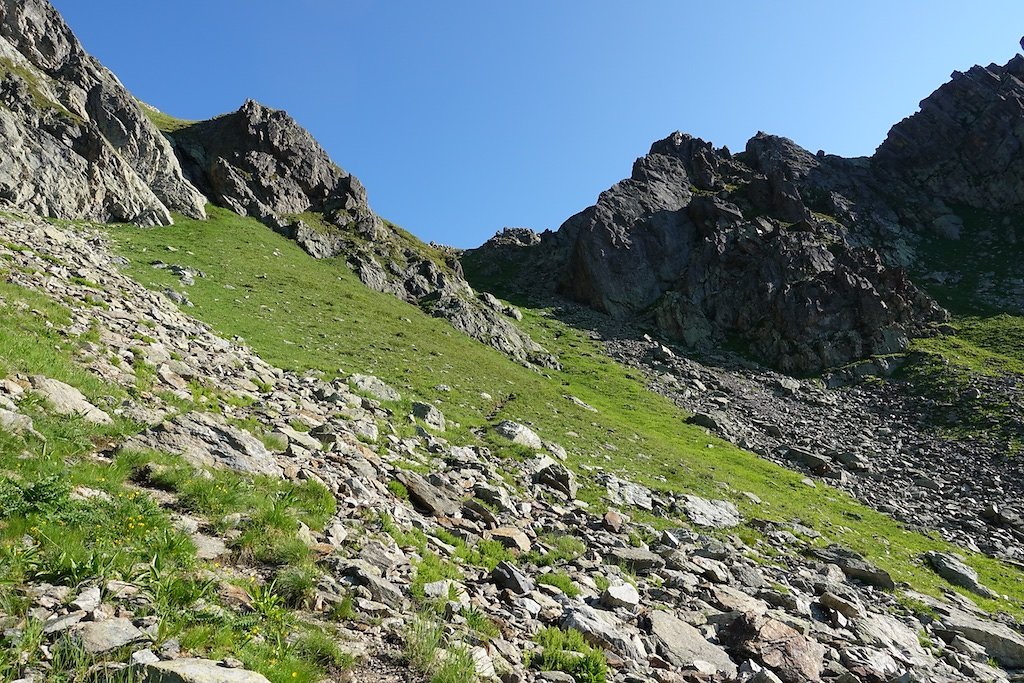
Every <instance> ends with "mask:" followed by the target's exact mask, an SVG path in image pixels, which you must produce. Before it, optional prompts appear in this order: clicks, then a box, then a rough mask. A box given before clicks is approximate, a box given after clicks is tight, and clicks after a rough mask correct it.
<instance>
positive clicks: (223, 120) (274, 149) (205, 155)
mask: <svg viewBox="0 0 1024 683" xmlns="http://www.w3.org/2000/svg"><path fill="white" fill-rule="evenodd" d="M170 137H171V139H172V140H173V142H174V148H175V151H176V152H177V153H178V155H179V157H180V158H181V163H182V166H183V167H184V169H185V172H186V173H187V174H188V176H189V178H191V179H192V181H193V182H194V183H195V184H196V185H197V186H198V187H200V188H202V189H203V191H204V192H206V193H207V194H208V195H209V197H210V198H211V200H212V201H214V202H215V203H216V204H219V205H221V206H224V207H227V208H229V209H231V210H232V211H234V212H235V213H239V214H242V215H248V216H252V217H254V218H256V219H258V220H260V221H262V222H263V223H264V224H266V225H268V226H270V227H271V228H273V229H274V230H277V231H278V232H281V233H282V234H284V235H286V236H287V237H289V238H291V239H294V240H295V241H296V242H297V243H298V244H299V245H300V246H301V247H302V248H303V249H304V250H305V251H306V252H307V253H309V254H310V255H311V256H313V257H315V258H333V257H339V256H340V257H344V258H345V260H346V261H347V263H348V265H349V266H350V267H351V268H352V270H353V271H354V272H355V274H356V275H357V276H358V277H359V279H360V280H361V281H362V282H363V284H365V285H366V286H367V287H370V288H371V289H374V290H377V291H379V292H386V293H389V294H393V295H395V296H397V297H399V298H401V299H404V300H406V301H408V302H409V303H413V304H417V305H420V306H422V307H423V308H424V309H426V310H427V311H429V312H430V313H431V314H432V315H435V316H437V317H441V318H444V319H446V320H448V322H450V323H451V324H452V325H453V326H454V327H455V328H456V329H458V330H460V331H462V332H464V333H465V334H467V335H469V336H471V337H473V338H475V339H478V340H479V341H482V342H483V343H485V344H489V345H490V346H493V347H494V348H496V349H498V350H499V351H501V352H502V353H505V354H506V355H508V356H511V357H512V358H514V359H516V360H518V361H520V362H522V363H525V364H536V365H541V366H545V367H558V361H557V359H555V358H554V356H552V355H551V354H550V353H548V352H547V351H546V350H545V349H544V348H543V347H541V346H540V345H539V344H537V343H536V342H534V341H533V340H532V339H531V338H530V336H529V335H527V334H526V333H525V332H523V331H522V330H521V329H519V327H518V326H517V325H516V324H515V319H516V317H517V316H519V317H521V314H520V313H519V312H518V311H516V310H515V309H511V308H508V309H506V308H504V307H502V306H500V305H497V302H496V301H495V300H494V298H493V297H490V299H487V298H486V297H487V296H490V295H485V296H484V297H480V298H478V297H477V296H476V295H475V293H474V292H473V289H472V288H471V287H470V286H469V284H468V283H467V282H466V281H465V279H464V278H463V275H462V267H461V265H460V264H459V261H458V258H457V257H456V255H455V253H454V252H453V251H452V250H450V249H447V248H441V247H437V246H431V245H426V244H423V243H422V242H420V241H419V240H417V239H416V238H415V237H413V236H412V235H409V234H408V233H406V232H404V231H403V230H401V229H400V228H398V227H397V226H394V225H392V224H390V223H388V222H387V221H384V220H382V219H380V218H379V217H378V216H377V215H376V214H375V213H374V212H373V211H372V210H371V209H370V206H369V204H368V202H367V196H366V190H365V189H364V188H363V185H362V183H360V182H359V179H358V178H356V177H355V176H353V175H351V174H349V173H346V172H345V171H344V170H342V169H341V168H340V167H339V166H338V165H337V164H335V163H334V162H333V161H332V160H331V158H330V157H329V156H328V154H327V152H326V151H324V149H323V148H322V147H321V146H320V145H319V144H318V143H317V141H316V140H315V139H314V138H313V136H312V135H311V134H310V133H309V131H307V130H306V129H304V128H303V127H302V126H300V125H299V124H298V123H297V122H296V121H295V120H294V119H293V118H292V117H291V116H289V115H288V114H287V113H286V112H284V111H279V110H275V109H271V108H269V107H265V106H263V105H262V104H259V103H258V102H255V101H253V100H248V101H246V102H245V103H244V104H243V105H242V106H241V108H240V109H239V110H238V111H236V112H233V113H230V114H225V115H223V116H218V117H216V118H213V119H210V120H209V121H202V122H199V123H196V124H193V125H191V126H187V127H185V128H182V129H180V130H177V131H174V132H173V133H171V134H170Z"/></svg>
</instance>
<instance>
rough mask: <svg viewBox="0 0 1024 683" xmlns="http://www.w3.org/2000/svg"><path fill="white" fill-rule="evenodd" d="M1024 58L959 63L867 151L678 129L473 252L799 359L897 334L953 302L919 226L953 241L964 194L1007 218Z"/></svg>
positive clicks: (610, 306)
mask: <svg viewBox="0 0 1024 683" xmlns="http://www.w3.org/2000/svg"><path fill="white" fill-rule="evenodd" d="M1022 65H1024V57H1021V56H1020V55H1018V56H1016V57H1014V58H1013V59H1012V60H1010V62H1008V63H1007V64H1006V65H1004V66H998V65H990V66H988V67H974V68H972V69H971V70H969V71H968V72H966V73H959V72H956V73H954V74H953V78H952V80H951V81H950V82H949V83H947V84H946V85H944V86H942V87H941V88H939V89H938V90H937V91H936V92H935V93H934V94H932V95H931V96H929V97H928V98H927V99H925V100H924V101H922V103H921V111H920V112H918V113H917V114H914V115H913V116H911V117H908V118H907V119H905V120H904V121H902V122H900V123H898V124H896V125H895V126H893V128H892V130H891V131H890V133H889V135H888V137H887V139H886V140H885V142H884V143H883V144H882V145H881V146H880V147H879V149H878V151H877V152H876V154H875V155H874V156H873V157H870V158H861V159H843V158H840V157H836V156H833V155H827V154H825V153H824V152H819V153H817V154H812V153H810V152H808V151H807V150H804V149H802V148H800V147H799V146H798V145H796V144H795V143H793V142H792V141H790V140H787V139H784V138H779V137H775V136H771V135H765V134H763V133H758V134H757V135H756V136H755V137H753V138H751V139H750V140H749V141H748V143H747V145H746V148H745V150H744V151H743V152H742V153H738V154H733V153H731V152H730V151H729V150H728V149H725V148H722V149H716V148H714V147H713V146H712V145H711V144H710V143H707V142H705V141H703V140H700V139H698V138H693V137H691V136H688V135H685V134H681V133H675V134H673V135H671V136H669V137H668V138H666V139H664V140H661V141H658V142H655V143H654V144H653V145H652V146H651V150H650V152H649V153H648V155H646V156H645V157H642V158H641V159H639V160H637V162H636V164H635V165H634V168H633V172H632V174H631V176H630V178H628V179H627V180H624V181H622V182H621V183H618V184H616V185H615V186H613V187H612V188H610V189H609V190H607V191H606V192H604V193H602V194H601V196H600V197H599V198H598V201H597V203H596V204H595V205H594V206H593V207H590V208H588V209H586V210H584V211H583V212H581V213H580V214H577V215H576V216H573V217H572V218H570V219H569V220H567V221H566V222H565V223H564V224H563V225H562V226H561V227H560V228H559V230H558V231H557V232H546V233H543V234H541V235H537V236H533V235H528V236H525V237H524V236H522V235H520V236H519V237H518V238H517V239H518V240H519V242H520V244H519V245H518V246H520V247H525V248H521V249H517V248H514V246H513V244H514V242H515V240H513V242H512V243H510V242H509V240H508V239H507V238H508V235H499V236H498V237H496V238H495V239H494V240H492V241H490V242H488V243H487V244H485V245H483V246H482V247H481V248H480V249H479V250H477V251H476V252H470V254H468V255H467V263H469V264H470V265H471V269H472V270H473V271H474V272H478V273H480V274H481V275H482V276H483V279H487V278H488V277H490V276H492V275H494V274H495V273H498V272H499V271H502V270H504V271H517V272H518V273H519V274H520V277H519V278H518V279H516V280H515V281H514V283H512V284H510V286H508V287H507V288H506V290H507V291H515V290H522V291H528V290H529V288H530V287H531V285H528V284H526V283H527V282H528V281H529V282H532V283H534V284H533V285H532V288H533V289H534V290H535V291H537V293H538V294H540V295H541V296H543V295H544V294H546V293H552V292H557V293H560V294H563V295H565V296H568V297H570V298H572V299H575V300H577V301H581V302H583V303H585V304H587V305H589V306H591V307H593V308H595V309H596V310H598V311H602V312H605V313H607V314H609V315H611V316H613V317H617V318H624V317H632V318H637V319H639V320H644V321H649V322H650V323H652V324H653V325H654V326H655V327H656V329H657V330H658V331H659V333H660V334H662V335H664V336H665V337H666V338H668V339H672V340H674V341H678V342H681V343H683V344H685V345H686V346H688V347H690V348H693V349H697V350H705V351H706V350H708V349H710V348H712V347H714V346H720V345H722V344H723V343H730V344H731V345H733V346H734V347H736V348H741V349H743V350H744V351H745V352H747V353H748V354H750V355H751V356H752V357H754V358H756V359H757V360H759V361H761V362H763V363H766V364H768V365H771V366H774V367H776V368H778V369H781V370H783V371H785V372H788V373H791V374H792V373H796V374H807V373H816V372H820V371H822V370H824V369H826V368H831V367H837V366H840V365H843V364H845V363H848V362H850V361H854V360H859V359H862V358H864V357H867V356H871V355H884V354H886V353H892V352H897V351H901V350H902V349H904V348H905V347H906V344H907V341H908V339H909V338H910V337H912V336H915V335H921V334H923V333H925V331H926V330H927V329H928V327H929V325H930V324H933V323H936V322H942V321H943V320H944V319H945V318H946V314H945V313H944V312H943V311H942V310H941V308H940V306H939V305H938V304H936V302H935V301H934V300H932V299H931V297H929V296H928V295H927V294H925V293H923V292H922V291H920V290H919V289H918V287H917V286H916V284H915V283H914V282H913V281H912V280H911V278H910V277H908V273H907V272H906V269H908V268H910V269H914V270H915V271H926V270H928V269H930V268H934V267H935V263H934V260H933V259H932V258H931V257H930V254H929V252H928V250H927V249H926V248H924V247H923V246H922V245H923V243H925V242H935V241H943V240H945V241H946V242H955V241H956V240H958V239H959V238H960V235H961V231H962V230H963V226H964V221H965V220H970V219H971V218H972V213H971V212H972V211H978V210H984V211H986V212H989V213H990V214H994V215H995V216H996V217H997V218H998V219H1001V220H1002V221H1003V224H1004V225H1005V226H1012V225H1015V224H1016V222H1017V214H1018V212H1019V209H1020V206H1021V196H1020V192H1021V184H1020V181H1019V178H1020V173H1018V172H1015V166H1014V164H1015V163H1017V159H1018V157H1019V154H1017V153H1016V152H1017V150H1019V149H1020V133H1019V130H1020V126H1021V125H1024V123H1022V122H1024V116H1021V113H1022V110H1021V108H1020V107H1021V102H1024V83H1022V81H1021V79H1020V78H1019V76H1020V75H1021V70H1022V68H1024V66H1022ZM972 237H975V238H976V237H977V233H975V235H974V236H972ZM1001 239H1002V237H1000V236H999V235H998V234H997V235H991V234H990V235H988V236H987V239H985V240H984V241H982V242H981V243H977V242H976V243H974V244H972V249H984V248H993V249H998V240H1001ZM946 248H952V247H946ZM1010 270H1011V271H1012V272H1013V275H1011V276H1009V278H1008V279H1012V278H1013V277H1018V278H1019V277H1020V276H1021V273H1020V272H1019V269H1017V270H1013V267H1011V268H1010ZM499 279H500V278H499ZM535 283H541V287H540V289H539V290H538V289H537V285H536V284H535ZM544 283H546V286H544ZM1020 303H1021V302H1019V301H1018V302H1016V306H1017V307H1019V305H1020ZM1009 304H1010V305H1013V302H1009ZM1015 310H1016V309H1015Z"/></svg>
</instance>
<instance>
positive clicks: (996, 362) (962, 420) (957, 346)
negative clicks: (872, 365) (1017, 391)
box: [898, 313, 1024, 456]
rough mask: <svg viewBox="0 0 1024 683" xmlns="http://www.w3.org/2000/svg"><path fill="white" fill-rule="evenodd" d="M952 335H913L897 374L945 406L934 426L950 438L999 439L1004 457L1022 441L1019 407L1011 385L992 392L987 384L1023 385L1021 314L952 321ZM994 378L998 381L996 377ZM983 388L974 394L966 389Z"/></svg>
mask: <svg viewBox="0 0 1024 683" xmlns="http://www.w3.org/2000/svg"><path fill="white" fill-rule="evenodd" d="M953 327H954V328H955V334H950V335H943V336H936V337H927V338H922V339H915V340H914V341H913V342H912V343H911V347H910V348H911V351H913V352H915V353H913V354H912V355H911V356H910V357H909V360H910V362H909V363H908V364H907V365H906V366H905V367H904V368H903V369H901V371H900V373H899V374H898V377H900V378H901V379H904V380H906V381H908V382H910V383H911V384H912V385H913V387H914V391H915V392H916V393H918V394H920V395H923V396H927V397H929V398H931V399H933V400H935V401H937V402H939V403H940V404H944V405H945V406H947V410H946V411H945V414H940V415H939V416H937V420H938V423H937V424H936V425H935V427H936V428H937V429H939V430H940V431H942V432H943V433H945V434H946V435H948V436H950V437H952V438H982V439H985V440H989V441H991V440H992V439H998V440H999V441H1001V442H1002V443H1003V444H1005V446H1006V451H1007V455H1009V456H1013V455H1016V454H1017V452H1019V450H1020V447H1021V443H1022V442H1024V425H1021V423H1020V411H1021V409H1020V407H1019V405H1018V406H1017V407H1015V406H1014V405H1013V404H1012V403H1011V401H1012V400H1013V393H1014V391H1013V389H1012V388H1002V389H994V390H990V389H989V387H988V386H986V384H985V383H986V382H988V383H990V384H991V383H993V382H995V386H998V384H999V381H1003V382H1010V383H1011V387H1012V386H1013V384H1012V383H1015V384H1016V386H1020V385H1021V384H1022V383H1024V317H1021V316H1014V315H1009V314H1005V313H1004V314H999V315H992V316H988V317H969V318H962V319H958V320H955V321H954V323H953ZM996 380H998V381H996ZM979 381H981V382H982V386H983V387H984V389H983V390H982V391H981V395H980V396H978V397H977V398H965V397H964V392H966V391H968V390H969V389H972V388H974V387H977V385H978V384H979Z"/></svg>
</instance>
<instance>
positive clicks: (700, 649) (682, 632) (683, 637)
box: [647, 610, 737, 677]
mask: <svg viewBox="0 0 1024 683" xmlns="http://www.w3.org/2000/svg"><path fill="white" fill-rule="evenodd" d="M647 628H648V631H649V632H650V634H651V635H652V636H653V637H654V640H655V643H656V644H657V649H658V654H659V655H661V656H662V657H663V658H664V659H665V660H666V661H667V662H669V663H670V664H672V665H673V666H676V667H680V668H683V667H689V666H692V665H693V664H694V663H695V662H707V663H708V664H710V665H711V666H712V667H713V668H714V670H715V671H714V673H715V674H717V675H721V676H724V677H732V676H735V675H736V673H737V669H736V665H735V664H734V663H733V661H732V660H731V659H729V655H728V654H726V652H725V650H723V649H722V648H720V647H718V646H717V645H714V644H712V643H709V642H708V641H707V639H705V638H704V636H702V635H701V633H700V631H698V630H697V629H695V628H694V627H693V626H691V625H689V624H687V623H686V622H685V621H682V620H681V619H679V618H678V617H676V616H674V615H672V614H670V613H668V612H663V611H660V610H655V611H653V612H651V613H650V614H649V615H648V617H647Z"/></svg>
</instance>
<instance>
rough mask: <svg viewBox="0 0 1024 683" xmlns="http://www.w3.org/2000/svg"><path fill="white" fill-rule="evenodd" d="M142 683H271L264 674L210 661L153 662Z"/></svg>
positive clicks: (176, 660) (144, 670)
mask: <svg viewBox="0 0 1024 683" xmlns="http://www.w3.org/2000/svg"><path fill="white" fill-rule="evenodd" d="M142 676H143V678H142V683H270V681H268V680H267V679H266V677H265V676H263V674H258V673H256V672H255V671H247V670H246V669H229V668H227V667H224V666H221V665H220V663H219V662H213V661H210V660H208V659H172V660H170V661H167V662H152V663H150V664H146V665H145V666H144V667H143V670H142Z"/></svg>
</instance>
